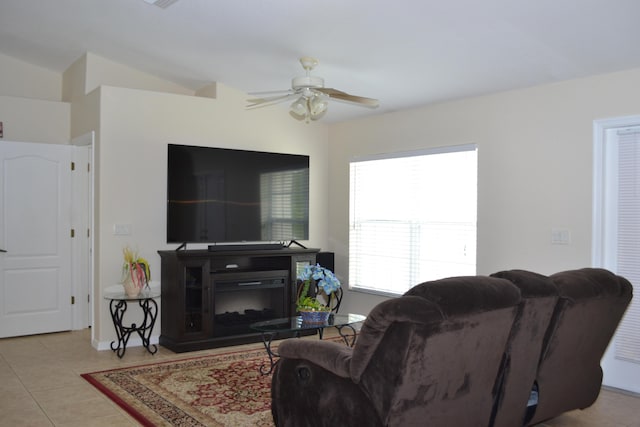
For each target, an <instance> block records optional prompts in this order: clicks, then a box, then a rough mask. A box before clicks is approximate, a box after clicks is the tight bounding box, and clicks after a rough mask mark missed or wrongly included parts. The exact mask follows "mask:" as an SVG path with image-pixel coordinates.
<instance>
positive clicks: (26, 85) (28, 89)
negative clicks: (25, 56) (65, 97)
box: [0, 54, 62, 101]
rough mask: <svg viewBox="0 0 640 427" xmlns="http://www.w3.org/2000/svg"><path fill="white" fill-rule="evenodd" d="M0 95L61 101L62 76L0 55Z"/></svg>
mask: <svg viewBox="0 0 640 427" xmlns="http://www.w3.org/2000/svg"><path fill="white" fill-rule="evenodd" d="M0 95H5V96H16V97H21V98H31V99H39V100H45V101H60V97H61V96H62V75H61V74H60V73H56V72H54V71H51V70H47V69H45V68H41V67H37V66H35V65H32V64H27V63H26V62H22V61H20V60H18V59H15V58H12V57H10V56H7V55H3V54H0Z"/></svg>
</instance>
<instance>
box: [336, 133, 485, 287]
mask: <svg viewBox="0 0 640 427" xmlns="http://www.w3.org/2000/svg"><path fill="white" fill-rule="evenodd" d="M476 205H477V150H476V147H475V145H465V146H457V147H447V148H444V149H437V150H429V151H422V152H414V153H404V154H401V155H397V154H396V155H393V156H388V157H384V156H380V157H375V158H366V159H358V160H356V161H353V162H351V164H350V206H349V208H350V214H349V215H350V224H349V227H350V231H349V286H350V288H355V289H361V290H366V291H372V292H379V293H382V294H391V295H397V294H402V293H404V292H406V291H407V290H408V289H409V288H411V287H412V286H415V285H417V284H418V283H421V282H424V281H427V280H434V279H439V278H443V277H448V276H459V275H474V274H475V272H476V213H477V207H476Z"/></svg>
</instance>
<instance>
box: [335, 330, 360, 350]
mask: <svg viewBox="0 0 640 427" xmlns="http://www.w3.org/2000/svg"><path fill="white" fill-rule="evenodd" d="M345 328H349V329H350V333H347V334H345V333H344V332H342V330H343V329H345ZM336 329H337V330H338V333H339V334H340V336H341V337H342V339H343V340H344V343H345V344H346V345H348V346H349V347H353V345H354V344H355V343H356V335H357V333H356V329H355V328H354V327H353V326H351V325H341V326H336ZM349 339H351V340H349Z"/></svg>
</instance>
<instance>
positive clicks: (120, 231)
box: [113, 224, 131, 236]
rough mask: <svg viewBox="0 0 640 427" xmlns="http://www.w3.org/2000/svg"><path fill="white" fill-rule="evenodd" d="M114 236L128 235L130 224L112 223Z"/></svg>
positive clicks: (129, 233)
mask: <svg viewBox="0 0 640 427" xmlns="http://www.w3.org/2000/svg"><path fill="white" fill-rule="evenodd" d="M113 235H114V236H130V235H131V224H113Z"/></svg>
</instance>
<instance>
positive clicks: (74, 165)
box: [71, 162, 76, 171]
mask: <svg viewBox="0 0 640 427" xmlns="http://www.w3.org/2000/svg"><path fill="white" fill-rule="evenodd" d="M71 170H72V171H74V170H76V162H71Z"/></svg>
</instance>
